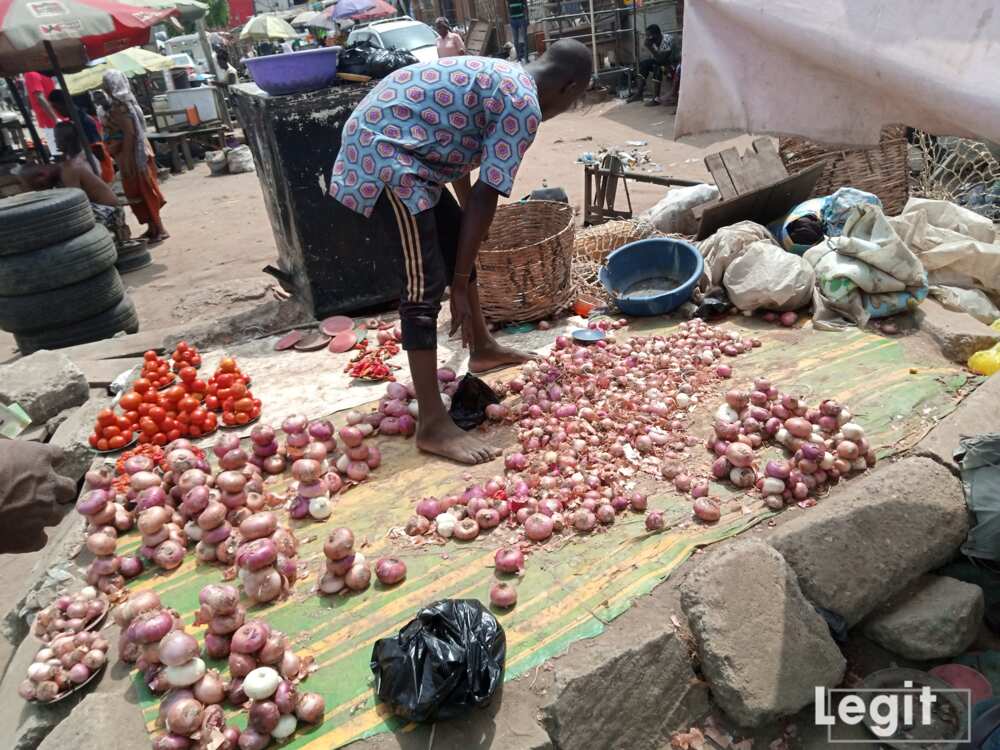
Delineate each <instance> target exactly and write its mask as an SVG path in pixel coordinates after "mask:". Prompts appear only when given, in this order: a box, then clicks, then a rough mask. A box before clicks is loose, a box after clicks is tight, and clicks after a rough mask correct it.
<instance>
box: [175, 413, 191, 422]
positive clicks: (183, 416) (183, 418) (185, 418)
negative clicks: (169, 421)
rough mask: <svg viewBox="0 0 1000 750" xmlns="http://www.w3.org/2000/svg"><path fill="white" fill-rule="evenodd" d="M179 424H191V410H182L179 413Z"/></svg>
mask: <svg viewBox="0 0 1000 750" xmlns="http://www.w3.org/2000/svg"><path fill="white" fill-rule="evenodd" d="M177 423H178V424H190V423H191V412H187V411H182V412H181V413H180V414H178V415H177Z"/></svg>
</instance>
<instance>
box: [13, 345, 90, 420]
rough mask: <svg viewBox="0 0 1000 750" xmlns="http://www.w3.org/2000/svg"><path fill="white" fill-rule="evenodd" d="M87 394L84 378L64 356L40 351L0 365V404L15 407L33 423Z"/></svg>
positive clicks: (54, 413)
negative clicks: (22, 411)
mask: <svg viewBox="0 0 1000 750" xmlns="http://www.w3.org/2000/svg"><path fill="white" fill-rule="evenodd" d="M89 395H90V391H89V389H88V387H87V378H86V376H84V374H83V371H82V370H81V369H80V368H79V367H77V366H76V365H75V364H73V362H72V361H71V360H70V359H69V358H68V357H67V356H66V355H64V354H60V353H59V352H50V351H46V350H42V351H39V352H35V353H34V354H29V355H28V356H27V357H22V358H21V359H19V360H17V361H15V362H13V363H12V364H9V365H0V403H2V404H14V403H16V404H18V405H19V406H20V407H21V408H22V409H24V411H25V412H26V413H27V414H28V416H29V417H31V421H32V422H34V423H35V424H45V421H46V420H47V419H50V418H52V417H54V416H55V415H56V414H58V413H59V412H61V411H62V410H63V409H68V408H70V407H71V406H79V405H80V404H82V403H83V402H84V401H86V400H87V397H88V396H89Z"/></svg>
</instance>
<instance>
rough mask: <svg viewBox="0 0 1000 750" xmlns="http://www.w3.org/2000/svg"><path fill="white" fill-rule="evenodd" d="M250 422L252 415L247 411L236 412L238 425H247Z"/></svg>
mask: <svg viewBox="0 0 1000 750" xmlns="http://www.w3.org/2000/svg"><path fill="white" fill-rule="evenodd" d="M249 421H250V415H249V414H247V413H246V412H245V411H238V412H236V424H246V423H247V422H249Z"/></svg>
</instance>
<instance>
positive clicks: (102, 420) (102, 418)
mask: <svg viewBox="0 0 1000 750" xmlns="http://www.w3.org/2000/svg"><path fill="white" fill-rule="evenodd" d="M114 423H115V413H114V412H113V411H111V409H101V410H100V411H99V412H97V424H99V425H100V426H101V427H107V426H108V425H109V424H114Z"/></svg>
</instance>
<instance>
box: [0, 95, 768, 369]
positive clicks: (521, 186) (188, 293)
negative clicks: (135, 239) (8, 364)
mask: <svg viewBox="0 0 1000 750" xmlns="http://www.w3.org/2000/svg"><path fill="white" fill-rule="evenodd" d="M673 112H674V110H673V108H667V107H644V106H642V105H641V104H629V105H626V104H624V103H623V102H621V101H618V100H614V101H610V102H603V103H600V104H595V105H590V106H586V107H582V108H580V109H577V110H574V111H572V112H568V113H566V114H564V115H562V116H560V117H559V118H557V119H555V120H552V121H550V122H546V123H544V124H543V125H542V127H541V129H540V131H539V133H538V137H537V138H536V140H535V143H534V145H533V146H532V148H531V150H530V151H529V152H528V155H527V157H526V158H525V160H524V163H523V164H522V167H521V170H520V172H519V174H518V178H517V184H516V185H515V188H514V192H513V196H514V197H515V198H520V197H521V196H524V195H526V194H528V193H529V192H531V190H533V189H535V188H539V187H542V185H543V183H544V184H546V185H548V186H549V187H562V188H563V189H565V190H566V192H567V193H568V194H569V196H570V202H571V203H572V205H573V206H574V207H575V208H576V209H577V212H578V213H579V212H581V211H582V208H583V167H582V166H581V165H580V164H578V163H577V162H576V159H577V157H578V156H579V155H580V154H582V153H584V152H586V151H590V152H594V153H596V152H597V151H599V150H600V148H601V147H603V146H618V147H621V148H625V147H627V144H628V142H629V141H646V142H647V145H645V146H641V147H637V150H638V151H640V152H643V151H648V152H649V158H650V162H651V163H652V164H655V165H658V167H659V169H657V170H655V171H651V173H652V174H656V175H663V176H667V175H669V176H672V177H678V178H683V179H689V180H708V179H709V174H708V171H707V170H706V169H705V166H704V163H703V159H704V157H705V155H706V154H707V153H710V152H713V151H718V150H720V149H722V148H726V147H728V146H730V145H734V144H735V145H739V146H741V147H743V148H746V147H747V146H748V145H749V143H750V140H751V139H750V138H749V137H748V136H742V137H737V138H734V139H733V140H729V141H717V140H715V139H714V138H713V137H708V138H705V139H704V140H695V141H694V142H689V143H678V142H675V141H674V140H672V138H671V135H672V133H673V126H674V117H673ZM650 166H651V165H646V166H645V167H644V169H645V170H649V169H650ZM162 189H163V193H164V195H165V196H166V198H167V201H168V202H167V206H166V207H165V208H164V211H163V220H164V224H165V225H166V227H167V229H168V231H169V232H170V234H171V236H170V239H168V240H167V241H166V242H164V243H163V244H161V245H158V246H157V247H155V248H153V251H152V252H153V258H154V262H153V264H152V265H150V266H147V267H146V268H144V269H141V270H138V271H134V272H132V273H129V274H128V275H126V276H125V277H124V281H125V284H126V286H127V287H128V288H129V290H130V294H131V295H132V298H133V300H134V301H135V304H136V307H137V308H138V310H139V320H140V328H141V329H142V330H153V329H157V328H167V327H172V326H175V325H178V324H181V323H184V322H186V321H187V322H190V321H192V320H194V319H197V318H209V317H213V314H217V312H216V311H218V312H221V310H220V308H225V309H226V310H227V311H231V310H234V309H237V308H239V307H245V306H248V305H252V304H254V303H255V302H256V301H257V300H259V299H261V298H263V297H264V296H265V295H266V294H267V289H268V287H269V286H270V284H271V282H272V279H271V277H270V276H267V275H265V274H263V273H261V268H263V267H264V266H265V265H267V264H268V263H272V262H274V261H275V260H276V258H277V250H276V247H275V243H274V236H273V234H272V233H271V225H270V223H269V221H268V217H267V212H266V211H265V209H264V203H263V199H262V195H261V189H260V186H259V184H258V181H257V176H256V174H240V175H226V176H222V177H211V176H209V174H208V167H207V166H206V165H205V164H198V165H197V166H196V167H195V169H194V170H193V171H191V172H187V173H185V174H182V175H175V176H172V177H170V178H169V179H168V180H166V181H165V182H164V183H163V185H162ZM629 192H630V194H631V199H632V207H633V210H634V211H635V212H637V213H638V212H639V211H642V210H644V209H646V208H649V207H650V206H652V205H653V204H654V203H656V201H657V200H659V199H660V198H661V197H662V196H663V194H664V193H665V188H662V187H659V186H656V185H649V184H639V183H637V184H634V185H632V186H631V187H630V188H629ZM618 205H619V207H622V208H624V207H625V205H626V202H625V196H624V195H623V194H621V192H620V193H619V202H618ZM129 220H130V222H131V224H132V226H133V230H134V233H135V234H139V233H141V232H142V231H143V230H142V229H141V228H139V225H137V224H135V221H134V219H133V217H131V216H130V217H129ZM15 354H16V349H15V345H14V340H13V337H12V336H11V335H10V334H8V333H5V332H2V331H0V361H4V360H7V359H9V358H11V357H13V356H14V355H15Z"/></svg>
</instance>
